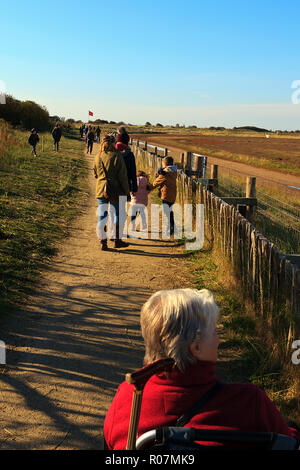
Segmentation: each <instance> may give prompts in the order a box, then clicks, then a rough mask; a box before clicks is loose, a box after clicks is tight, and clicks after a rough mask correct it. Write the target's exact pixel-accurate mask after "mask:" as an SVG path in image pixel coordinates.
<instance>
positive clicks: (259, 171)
mask: <svg viewBox="0 0 300 470" xmlns="http://www.w3.org/2000/svg"><path fill="white" fill-rule="evenodd" d="M140 140H141V141H142V139H140ZM147 142H148V144H154V145H162V147H164V145H163V144H161V142H160V141H159V139H155V138H154V139H149V138H148V137H147ZM168 149H169V150H170V151H171V154H172V156H174V157H177V158H178V159H180V156H181V154H182V153H183V152H184V149H179V148H178V147H170V146H168ZM150 151H151V148H150ZM207 163H208V167H209V168H210V165H219V166H220V167H225V168H226V170H228V169H231V170H235V171H238V172H240V173H243V174H244V175H245V176H252V177H256V178H258V179H259V180H260V181H266V180H268V182H273V183H277V184H283V185H291V186H294V187H297V188H300V177H299V176H295V175H289V174H286V173H281V172H280V171H273V170H268V169H266V168H259V167H254V166H252V165H247V164H246V163H239V162H235V161H231V160H226V159H222V158H216V157H211V156H209V157H208V158H207ZM220 171H222V170H221V169H220ZM208 176H210V173H209V175H208Z"/></svg>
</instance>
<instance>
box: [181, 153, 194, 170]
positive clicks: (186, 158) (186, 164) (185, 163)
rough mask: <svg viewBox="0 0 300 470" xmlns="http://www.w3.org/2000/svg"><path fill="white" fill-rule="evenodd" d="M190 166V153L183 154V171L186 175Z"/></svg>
mask: <svg viewBox="0 0 300 470" xmlns="http://www.w3.org/2000/svg"><path fill="white" fill-rule="evenodd" d="M191 165H192V152H184V160H183V169H184V171H185V173H186V174H187V175H188V174H189V172H190V171H191Z"/></svg>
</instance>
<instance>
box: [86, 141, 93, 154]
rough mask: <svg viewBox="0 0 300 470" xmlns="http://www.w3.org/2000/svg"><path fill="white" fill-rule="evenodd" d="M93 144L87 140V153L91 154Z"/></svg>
mask: <svg viewBox="0 0 300 470" xmlns="http://www.w3.org/2000/svg"><path fill="white" fill-rule="evenodd" d="M93 144H94V142H93V141H92V140H88V144H87V153H89V152H90V153H92V151H93Z"/></svg>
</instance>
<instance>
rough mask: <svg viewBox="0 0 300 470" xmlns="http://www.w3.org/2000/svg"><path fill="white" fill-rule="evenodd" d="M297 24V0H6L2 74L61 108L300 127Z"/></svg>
mask: <svg viewBox="0 0 300 470" xmlns="http://www.w3.org/2000/svg"><path fill="white" fill-rule="evenodd" d="M299 22H300V2H299V0H297V1H296V0H289V1H283V0H272V1H271V0H261V1H257V0H252V1H248V0H245V1H242V0H240V1H235V0H227V1H220V0H214V1H207V0H206V1H205V2H204V1H201V0H185V1H183V0H181V1H177V0H173V1H171V0H160V1H158V0H151V1H144V0H139V1H137V0H128V1H126V0H123V1H119V0H114V1H113V2H112V1H107V0H106V1H103V0H89V1H86V2H84V1H78V0H61V1H56V2H55V1H53V0H52V1H48V0H43V1H36V0H32V1H31V2H27V1H25V0H14V1H13V2H8V1H6V2H5V3H4V2H1V6H0V59H1V60H0V81H2V82H5V84H6V92H7V93H9V94H12V95H13V96H15V97H16V98H18V99H31V100H33V101H36V102H38V103H40V104H42V105H45V106H46V107H47V109H48V111H49V112H50V114H52V115H53V114H57V115H59V116H64V117H65V118H69V117H72V118H74V119H83V120H86V119H87V116H88V110H89V109H90V110H91V111H93V112H94V118H102V119H107V120H114V121H121V120H122V121H124V122H126V123H132V124H144V123H145V122H146V121H150V122H151V123H153V124H156V123H158V122H159V123H161V124H172V125H174V124H176V123H179V124H185V125H197V126H199V127H206V126H225V127H232V126H242V125H256V126H259V127H266V128H268V129H300V82H299V85H297V87H298V88H296V89H293V88H292V83H293V82H295V81H296V80H300V60H299V56H300V36H299V30H300V24H299ZM297 89H299V95H297V96H296V95H295V93H297ZM293 93H294V102H295V103H293V102H292V96H293ZM295 96H296V98H297V99H295ZM298 101H299V104H296V103H298Z"/></svg>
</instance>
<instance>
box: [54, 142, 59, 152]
mask: <svg viewBox="0 0 300 470" xmlns="http://www.w3.org/2000/svg"><path fill="white" fill-rule="evenodd" d="M53 145H54V150H56V151H57V152H58V150H59V140H55V141H54V144H53Z"/></svg>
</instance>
